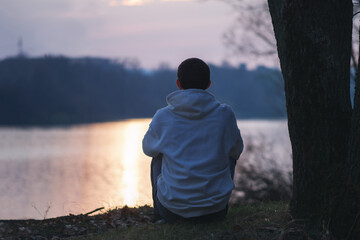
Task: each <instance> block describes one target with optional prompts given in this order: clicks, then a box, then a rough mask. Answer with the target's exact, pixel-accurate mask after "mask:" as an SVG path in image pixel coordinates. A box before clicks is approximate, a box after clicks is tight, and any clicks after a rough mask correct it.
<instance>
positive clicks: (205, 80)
mask: <svg viewBox="0 0 360 240" xmlns="http://www.w3.org/2000/svg"><path fill="white" fill-rule="evenodd" d="M177 77H178V79H179V81H180V84H181V87H182V88H183V89H189V88H197V89H206V88H207V87H208V86H209V82H210V68H209V66H208V65H207V64H206V63H205V62H204V61H203V60H201V59H199V58H189V59H186V60H185V61H183V62H182V63H181V64H180V65H179V67H178V71H177Z"/></svg>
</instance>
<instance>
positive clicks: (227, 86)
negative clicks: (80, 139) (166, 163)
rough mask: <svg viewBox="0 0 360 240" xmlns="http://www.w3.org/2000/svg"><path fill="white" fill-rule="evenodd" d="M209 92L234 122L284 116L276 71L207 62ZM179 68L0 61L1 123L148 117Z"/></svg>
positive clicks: (59, 59) (93, 61)
mask: <svg viewBox="0 0 360 240" xmlns="http://www.w3.org/2000/svg"><path fill="white" fill-rule="evenodd" d="M210 68H211V74H212V75H211V78H212V82H213V84H212V86H211V88H210V89H209V91H210V92H212V93H214V94H215V95H216V96H217V98H218V99H219V100H220V101H221V102H225V103H228V104H230V105H231V106H232V107H233V109H234V111H235V114H236V116H237V118H239V119H254V118H271V119H278V118H284V117H285V116H286V111H285V98H284V94H283V85H282V84H283V83H282V82H283V81H282V77H281V74H280V72H279V70H276V69H270V68H266V67H258V68H257V69H254V70H249V69H247V68H246V65H239V66H238V67H231V66H229V65H226V64H224V65H222V66H215V65H211V64H210ZM175 80H176V69H171V68H167V67H161V68H158V69H155V70H152V71H145V70H144V69H141V68H140V67H136V66H130V67H129V64H128V62H127V61H126V60H124V61H117V60H112V59H104V58H89V57H84V58H68V57H64V56H44V57H39V58H26V57H13V58H7V59H3V60H1V61H0V109H1V114H0V124H1V125H53V124H59V125H66V124H76V123H90V122H102V121H114V120H119V119H125V118H148V117H152V116H153V115H154V113H155V111H156V110H157V109H158V108H161V107H164V106H166V100H165V99H166V96H167V95H168V94H169V93H170V92H172V91H175V90H176V89H177V88H176V85H175Z"/></svg>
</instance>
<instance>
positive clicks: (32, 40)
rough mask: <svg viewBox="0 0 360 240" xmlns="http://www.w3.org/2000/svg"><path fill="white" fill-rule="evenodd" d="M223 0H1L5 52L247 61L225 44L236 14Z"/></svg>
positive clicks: (0, 45) (153, 61) (0, 41)
mask: <svg viewBox="0 0 360 240" xmlns="http://www.w3.org/2000/svg"><path fill="white" fill-rule="evenodd" d="M236 16H237V14H236V13H235V11H234V10H233V9H232V8H231V6H229V5H228V4H226V3H225V2H224V1H220V0H204V1H201V0H31V1H29V0H0V33H1V38H0V58H5V57H7V56H13V55H16V54H17V53H18V41H19V39H20V38H21V39H22V42H23V50H24V51H25V52H26V53H27V54H28V55H29V56H42V55H44V54H54V55H58V54H62V55H66V56H71V57H81V56H97V57H109V58H115V59H124V58H136V59H138V60H139V62H140V64H141V66H142V67H145V68H148V69H151V68H156V67H158V66H159V64H160V63H164V62H167V63H169V64H170V66H172V67H175V66H177V65H178V64H179V63H180V62H181V61H182V60H183V59H184V58H187V57H192V56H197V57H200V58H203V59H204V60H205V61H207V62H211V63H215V64H221V63H222V62H223V61H224V60H227V61H228V62H231V63H233V64H239V63H240V62H246V56H245V57H243V58H241V57H237V56H234V54H232V53H231V50H230V49H228V48H226V46H225V45H224V41H223V38H222V36H223V34H224V33H225V32H226V30H227V29H228V28H230V27H231V25H232V24H233V22H234V21H235V19H236Z"/></svg>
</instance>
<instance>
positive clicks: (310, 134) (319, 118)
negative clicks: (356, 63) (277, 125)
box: [268, 0, 360, 226]
mask: <svg viewBox="0 0 360 240" xmlns="http://www.w3.org/2000/svg"><path fill="white" fill-rule="evenodd" d="M268 4H269V9H270V14H271V17H272V22H273V27H274V32H275V37H276V41H277V48H278V55H279V59H280V65H281V70H282V74H283V77H284V81H285V94H286V103H287V115H288V128H289V135H290V140H291V144H292V151H293V178H294V179H293V199H292V201H291V205H290V210H291V213H292V215H293V217H294V218H301V219H308V220H309V221H311V222H312V223H314V222H315V223H317V226H321V225H322V226H327V224H328V223H329V219H330V218H331V214H332V213H331V209H332V207H333V206H335V203H336V202H337V201H338V199H339V198H340V196H341V193H340V189H343V188H342V186H343V184H344V182H345V174H346V171H347V169H346V166H347V159H348V158H347V157H348V153H349V154H350V155H351V153H350V152H349V151H348V150H349V148H348V146H349V134H350V123H351V111H352V110H351V102H350V91H349V88H350V81H349V79H350V71H349V66H350V55H351V34H352V1H351V0H343V1H337V0H331V1H329V0H317V1H314V0H291V1H290V0H268ZM358 126H360V124H359V125H358ZM358 146H359V145H358Z"/></svg>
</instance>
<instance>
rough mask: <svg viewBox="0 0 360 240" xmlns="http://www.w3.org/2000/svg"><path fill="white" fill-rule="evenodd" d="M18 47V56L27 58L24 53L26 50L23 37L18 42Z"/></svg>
mask: <svg viewBox="0 0 360 240" xmlns="http://www.w3.org/2000/svg"><path fill="white" fill-rule="evenodd" d="M17 46H18V56H19V57H25V52H24V49H23V40H22V37H19V39H18V42H17Z"/></svg>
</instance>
